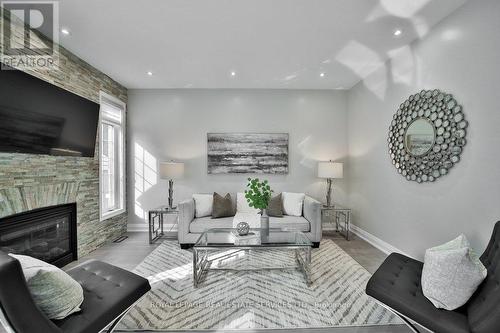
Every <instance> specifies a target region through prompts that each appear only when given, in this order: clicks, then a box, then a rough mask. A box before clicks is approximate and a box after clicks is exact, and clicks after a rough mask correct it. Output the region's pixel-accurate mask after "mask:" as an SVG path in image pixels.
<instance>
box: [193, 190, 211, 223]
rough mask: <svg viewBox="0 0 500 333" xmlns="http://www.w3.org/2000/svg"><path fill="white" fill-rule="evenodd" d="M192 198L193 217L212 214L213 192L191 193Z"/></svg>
mask: <svg viewBox="0 0 500 333" xmlns="http://www.w3.org/2000/svg"><path fill="white" fill-rule="evenodd" d="M193 199H194V216H195V217H197V218H198V217H205V216H212V209H213V205H214V195H213V194H193Z"/></svg>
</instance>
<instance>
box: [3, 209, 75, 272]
mask: <svg viewBox="0 0 500 333" xmlns="http://www.w3.org/2000/svg"><path fill="white" fill-rule="evenodd" d="M0 250H1V251H3V252H5V253H15V254H24V255H28V256H31V257H35V258H37V259H40V260H43V261H46V262H48V263H50V264H53V265H56V266H58V267H62V266H64V265H66V264H68V263H70V262H71V261H73V260H77V259H78V255H77V241H76V203H70V204H64V205H58V206H52V207H44V208H39V209H35V210H31V211H28V212H23V213H19V214H16V215H11V216H7V217H4V218H1V219H0Z"/></svg>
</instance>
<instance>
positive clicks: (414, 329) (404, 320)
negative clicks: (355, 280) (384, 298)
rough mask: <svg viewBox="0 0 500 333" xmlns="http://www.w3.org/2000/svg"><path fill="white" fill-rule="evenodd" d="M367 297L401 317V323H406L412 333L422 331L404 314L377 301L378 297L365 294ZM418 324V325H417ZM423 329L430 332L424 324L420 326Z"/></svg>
mask: <svg viewBox="0 0 500 333" xmlns="http://www.w3.org/2000/svg"><path fill="white" fill-rule="evenodd" d="M367 296H368V297H369V298H371V299H372V300H374V301H375V302H377V304H379V305H380V306H382V307H383V308H385V309H387V310H388V311H391V312H392V313H393V314H394V315H395V316H397V317H398V318H399V319H401V320H402V321H403V323H405V324H406V326H408V328H409V329H410V330H411V331H412V332H413V333H422V332H421V331H419V330H418V328H417V327H416V326H415V324H413V323H412V322H411V321H410V320H409V319H408V318H406V317H405V316H403V315H402V314H400V313H399V312H398V311H396V310H394V309H393V308H391V307H390V306H388V305H386V304H384V303H382V302H381V301H379V300H378V299H376V298H374V297H372V296H370V295H367ZM419 326H420V325H419ZM422 327H423V329H425V330H426V331H428V332H432V331H431V330H429V329H427V328H425V327H424V326H422Z"/></svg>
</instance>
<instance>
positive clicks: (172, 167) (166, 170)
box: [160, 162, 184, 179]
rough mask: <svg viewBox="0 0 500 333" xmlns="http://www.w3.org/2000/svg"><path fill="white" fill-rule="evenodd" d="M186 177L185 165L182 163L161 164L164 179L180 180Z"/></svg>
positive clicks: (161, 174) (161, 175) (161, 173)
mask: <svg viewBox="0 0 500 333" xmlns="http://www.w3.org/2000/svg"><path fill="white" fill-rule="evenodd" d="M183 175H184V163H182V162H161V163H160V177H161V178H162V179H179V178H182V176H183Z"/></svg>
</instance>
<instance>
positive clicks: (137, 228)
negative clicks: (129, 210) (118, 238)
mask: <svg viewBox="0 0 500 333" xmlns="http://www.w3.org/2000/svg"><path fill="white" fill-rule="evenodd" d="M147 231H149V230H148V225H147V224H146V223H140V224H139V223H129V224H127V232H147Z"/></svg>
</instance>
